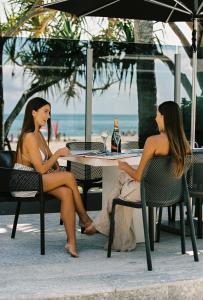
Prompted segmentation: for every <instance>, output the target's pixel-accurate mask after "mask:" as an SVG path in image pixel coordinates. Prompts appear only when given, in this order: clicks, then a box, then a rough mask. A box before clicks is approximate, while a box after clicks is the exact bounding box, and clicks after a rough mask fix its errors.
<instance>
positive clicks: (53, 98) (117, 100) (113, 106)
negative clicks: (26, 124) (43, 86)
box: [0, 0, 191, 114]
mask: <svg viewBox="0 0 203 300" xmlns="http://www.w3.org/2000/svg"><path fill="white" fill-rule="evenodd" d="M2 5H6V8H7V9H9V6H8V3H7V1H6V0H0V13H1V15H0V18H1V20H4V18H5V16H4V14H3V9H2ZM87 22H88V29H87V31H89V32H92V33H93V32H94V33H96V32H97V31H98V29H99V28H100V26H99V25H97V23H98V18H93V17H87ZM178 26H179V27H180V29H182V30H184V32H185V33H186V35H187V36H188V40H190V39H191V32H190V30H189V28H188V27H187V26H186V25H185V24H184V23H181V22H180V23H178ZM154 30H155V32H156V35H157V36H158V37H159V39H160V41H161V42H162V43H163V44H165V45H166V44H169V45H176V46H177V50H176V52H178V46H180V45H181V44H180V41H179V40H178V38H177V37H176V36H175V35H174V33H173V32H172V30H171V29H170V27H169V26H168V25H167V24H165V25H164V26H163V24H162V23H156V25H155V26H154ZM86 38H87V35H86V34H84V36H83V39H86ZM186 64H188V62H187V63H186ZM182 66H185V63H184V62H182ZM156 69H157V71H158V70H159V71H158V73H157V74H158V75H157V86H158V101H159V99H164V101H165V100H171V99H170V98H171V97H173V82H171V91H172V92H171V91H170V92H169V93H166V87H164V86H165V84H164V82H165V79H164V78H165V75H167V73H168V70H167V69H166V67H165V66H163V64H161V65H160V63H157V62H156ZM12 71H13V68H12V67H11V66H8V67H6V68H5V67H4V70H3V72H4V73H3V78H4V99H5V112H6V113H9V112H10V111H11V110H12V108H13V107H14V106H15V104H16V102H17V100H18V99H19V98H20V96H21V93H22V89H26V87H27V84H26V83H27V81H28V80H29V79H28V78H27V77H26V75H25V76H24V77H23V74H22V70H21V69H19V68H16V69H15V70H14V74H15V76H12ZM134 80H136V78H135V79H134ZM170 80H171V79H170ZM170 80H169V81H170ZM135 86H136V82H135V85H134V86H133V85H132V89H131V91H130V94H129V91H128V90H124V88H123V89H121V90H120V91H119V84H118V83H115V84H114V85H113V86H112V87H111V90H110V91H109V92H104V93H103V94H102V95H96V96H94V97H93V113H95V114H96V113H103V114H108V113H111V112H112V111H114V113H116V114H119V113H123V114H134V113H137V103H136V101H134V99H135V98H137V91H136V88H135ZM167 97H169V99H166V98H167ZM46 98H47V97H46ZM84 99H85V93H84V92H80V100H78V99H74V100H71V101H70V102H69V105H68V107H67V105H65V103H64V100H63V96H61V95H49V96H48V98H47V100H48V101H50V102H51V103H52V113H66V114H67V113H76V112H77V113H84V112H85V101H84Z"/></svg>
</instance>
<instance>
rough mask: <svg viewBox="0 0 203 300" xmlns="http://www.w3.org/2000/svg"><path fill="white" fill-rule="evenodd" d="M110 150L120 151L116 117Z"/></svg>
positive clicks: (119, 136)
mask: <svg viewBox="0 0 203 300" xmlns="http://www.w3.org/2000/svg"><path fill="white" fill-rule="evenodd" d="M111 152H117V153H119V152H121V135H120V132H119V124H118V119H114V129H113V133H112V137H111Z"/></svg>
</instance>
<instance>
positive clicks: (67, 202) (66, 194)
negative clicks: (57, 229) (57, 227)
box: [48, 186, 78, 257]
mask: <svg viewBox="0 0 203 300" xmlns="http://www.w3.org/2000/svg"><path fill="white" fill-rule="evenodd" d="M48 193H49V194H51V195H53V196H54V197H56V198H57V199H59V200H60V201H61V218H62V220H63V223H64V227H65V231H66V235H67V240H68V247H69V252H70V254H72V256H75V257H77V256H78V254H77V250H76V236H75V204H74V200H73V194H72V191H71V189H69V188H67V187H65V186H62V187H58V188H56V189H54V190H52V191H49V192H48Z"/></svg>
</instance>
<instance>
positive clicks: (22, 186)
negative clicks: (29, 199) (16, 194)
mask: <svg viewBox="0 0 203 300" xmlns="http://www.w3.org/2000/svg"><path fill="white" fill-rule="evenodd" d="M0 177H1V181H0V192H12V191H37V192H39V193H41V192H42V191H43V186H42V175H41V174H40V173H39V172H37V171H25V170H16V169H12V168H0Z"/></svg>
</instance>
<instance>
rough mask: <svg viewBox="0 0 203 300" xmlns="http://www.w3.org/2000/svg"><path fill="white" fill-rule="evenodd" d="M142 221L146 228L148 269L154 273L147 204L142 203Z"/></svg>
mask: <svg viewBox="0 0 203 300" xmlns="http://www.w3.org/2000/svg"><path fill="white" fill-rule="evenodd" d="M142 220H143V227H144V237H145V249H146V256H147V267H148V271H152V258H151V251H150V241H149V230H148V224H147V212H146V204H145V203H142Z"/></svg>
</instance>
